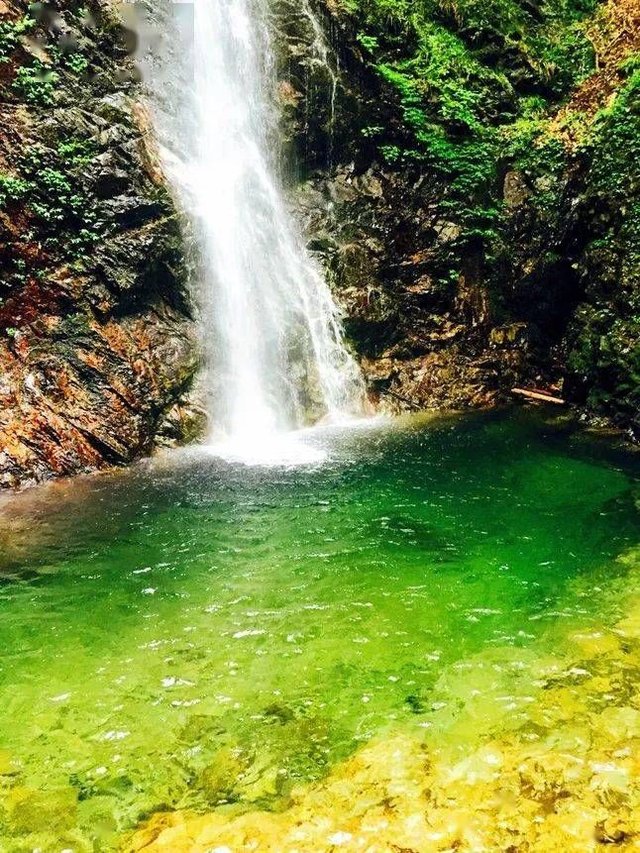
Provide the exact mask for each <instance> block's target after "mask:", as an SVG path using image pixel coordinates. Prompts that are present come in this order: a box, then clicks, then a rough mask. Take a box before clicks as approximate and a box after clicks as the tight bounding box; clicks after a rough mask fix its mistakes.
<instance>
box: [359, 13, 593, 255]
mask: <svg viewBox="0 0 640 853" xmlns="http://www.w3.org/2000/svg"><path fill="white" fill-rule="evenodd" d="M343 6H344V8H345V9H346V10H347V11H348V12H350V14H351V15H352V16H353V17H354V19H355V20H356V22H357V27H358V33H359V34H358V42H359V44H360V45H361V46H362V48H363V49H364V52H365V57H366V59H367V61H368V62H369V63H370V64H371V66H372V67H373V68H374V69H375V71H376V73H377V74H378V75H379V77H380V78H381V79H382V80H383V81H384V83H385V84H386V85H387V87H388V88H389V89H390V90H391V91H393V92H395V96H396V98H397V102H398V107H399V111H400V115H401V118H402V125H401V128H400V130H399V131H398V130H397V129H395V128H394V129H390V128H388V129H387V132H386V133H385V132H384V131H383V132H378V133H376V134H375V136H374V137H373V138H375V140H376V142H377V143H378V146H379V151H380V154H381V156H382V158H383V159H384V160H385V161H386V162H387V163H388V164H390V165H398V166H399V165H406V164H407V163H410V162H411V161H414V162H415V163H416V164H424V165H425V166H427V167H429V168H432V169H434V170H435V171H436V172H438V173H439V174H440V175H442V176H443V177H444V178H445V179H446V184H445V185H446V191H445V197H444V198H443V200H442V204H443V207H444V209H445V210H446V211H447V213H448V215H450V216H451V217H452V218H453V219H454V221H457V222H458V224H460V225H461V226H462V235H461V239H460V251H461V252H462V251H464V247H465V245H466V244H468V243H469V241H473V242H474V243H475V244H477V242H478V239H480V240H481V242H482V243H483V244H484V246H485V250H486V251H488V252H490V251H492V250H491V248H490V244H491V242H492V241H493V240H494V239H495V237H496V227H497V223H498V221H499V218H500V189H501V188H500V182H499V180H498V178H499V174H500V171H501V169H502V168H503V165H504V163H505V162H510V161H514V162H520V163H521V164H522V166H523V167H524V168H525V169H526V170H527V171H530V172H531V173H532V174H533V173H535V172H537V170H538V169H540V170H542V169H546V168H547V167H551V172H552V173H553V174H555V173H556V172H557V170H558V169H559V168H561V165H562V164H563V163H564V156H563V154H562V153H561V152H560V151H559V150H557V147H556V146H555V144H552V143H548V142H546V141H542V135H543V117H545V116H546V115H548V114H549V112H550V110H551V109H552V107H553V105H554V104H555V103H557V102H558V100H559V99H560V98H561V97H562V96H563V95H564V94H565V93H566V92H568V91H569V90H570V88H571V87H572V86H574V85H575V84H576V83H577V82H578V81H580V80H581V79H583V78H584V77H585V76H586V75H587V74H589V73H590V72H591V71H592V70H593V67H594V56H593V49H592V46H591V44H590V42H589V40H588V38H587V37H586V35H585V31H584V23H585V20H586V16H587V15H588V14H589V13H591V12H592V11H593V10H594V9H595V8H596V6H597V0H547V2H545V3H544V4H543V5H542V6H540V7H539V8H538V11H535V10H534V8H533V6H532V4H530V3H528V2H525V0H414V1H413V2H409V0H343ZM531 145H533V146H534V150H533V153H532V152H531V151H530V150H529V147H530V146H531ZM527 160H528V161H529V162H525V161H527ZM550 192H551V193H552V194H553V189H551V190H550ZM548 202H549V199H548V198H547V197H546V196H545V194H544V193H543V194H542V195H541V206H543V205H545V204H548Z"/></svg>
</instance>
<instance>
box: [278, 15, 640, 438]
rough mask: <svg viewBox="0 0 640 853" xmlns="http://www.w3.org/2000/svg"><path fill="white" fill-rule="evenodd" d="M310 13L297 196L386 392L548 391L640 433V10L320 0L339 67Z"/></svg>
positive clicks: (400, 400)
mask: <svg viewBox="0 0 640 853" xmlns="http://www.w3.org/2000/svg"><path fill="white" fill-rule="evenodd" d="M281 5H284V6H285V7H287V6H289V7H293V4H287V3H286V0H281ZM296 8H297V10H298V11H297V13H294V12H293V11H292V8H289V12H288V15H285V16H284V20H286V21H287V22H288V23H287V32H288V36H287V38H285V39H283V40H281V41H282V43H283V44H285V45H287V49H286V51H285V52H284V56H283V61H282V64H281V74H282V76H283V78H284V79H285V81H286V84H283V86H282V87H281V89H282V101H283V107H284V110H285V115H286V117H287V128H288V137H289V138H290V140H291V141H292V147H293V149H294V150H295V151H296V152H297V158H298V163H299V167H298V172H297V175H296V178H297V180H299V181H300V182H301V183H300V185H299V186H298V188H297V190H296V193H295V196H296V204H297V205H298V207H299V209H300V210H301V211H302V213H303V215H304V217H305V219H306V222H307V226H308V233H309V235H310V245H311V246H312V248H313V249H314V250H315V251H316V252H317V253H318V255H319V257H320V258H321V260H322V262H323V263H324V265H325V267H326V269H327V271H328V274H329V276H330V277H331V280H332V282H333V286H334V290H335V292H336V294H337V295H338V298H339V299H340V300H341V301H342V303H343V305H344V307H345V310H346V313H347V319H346V323H347V328H348V331H349V333H350V336H351V338H352V340H353V342H354V344H355V346H356V347H357V349H358V351H359V353H360V355H361V358H362V362H363V366H364V369H365V372H366V374H367V376H368V378H369V380H370V383H371V386H372V388H373V390H374V393H377V394H378V395H379V398H380V401H381V403H382V404H383V405H384V406H385V407H387V408H392V409H397V408H407V407H409V408H411V407H442V406H446V407H463V406H468V405H486V404H491V403H495V402H500V401H502V400H506V399H508V398H509V397H510V396H511V394H510V392H511V389H512V387H513V386H514V385H525V386H527V387H529V388H536V387H542V388H544V389H547V390H551V391H552V393H554V394H556V395H561V396H564V397H566V398H567V399H568V400H569V401H570V402H572V403H574V404H577V405H579V406H582V407H585V408H586V410H587V411H589V412H590V413H592V414H594V413H595V414H599V415H604V416H605V417H607V418H609V419H610V420H613V421H614V422H616V423H617V424H619V425H621V426H624V427H627V428H629V429H630V430H631V433H632V434H635V435H638V433H639V431H640V421H639V420H638V418H639V414H638V413H639V411H640V349H639V339H640V336H639V334H638V332H639V331H640V329H639V327H638V299H639V298H640V263H639V256H638V253H637V244H638V228H639V223H640V169H639V167H638V162H639V160H638V154H639V153H640V152H639V151H638V139H639V138H640V110H639V105H638V91H639V86H640V76H639V73H640V72H639V71H638V69H639V68H640V65H639V64H638V63H639V62H640V59H639V58H638V49H639V48H640V8H639V7H638V4H637V3H636V2H635V0H623V2H613V0H612V2H609V3H606V2H597V0H571V2H559V0H546V2H541V0H453V2H451V0H425V2H422V3H420V4H417V5H416V4H411V3H407V2H404V0H390V1H389V0H385V2H383V0H367V2H364V0H317V1H316V2H315V3H314V4H312V6H311V7H310V8H312V9H313V11H314V13H315V15H316V20H317V21H319V22H321V25H322V30H323V32H324V33H325V34H326V40H327V43H328V44H330V45H331V46H332V49H331V51H330V55H329V58H328V62H323V61H322V60H323V56H322V51H319V50H318V45H317V32H316V31H315V30H314V28H313V27H312V26H310V25H309V23H308V20H307V19H308V14H307V13H306V12H305V11H304V9H303V11H302V12H301V11H300V7H299V5H297V6H296ZM324 58H325V59H326V57H324ZM323 66H324V68H323ZM309 105H311V106H309ZM322 140H325V142H324V144H323V143H322ZM327 140H330V141H329V142H327Z"/></svg>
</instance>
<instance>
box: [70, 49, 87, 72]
mask: <svg viewBox="0 0 640 853" xmlns="http://www.w3.org/2000/svg"><path fill="white" fill-rule="evenodd" d="M65 66H66V67H67V68H70V69H71V70H72V71H74V72H75V73H76V74H82V73H83V72H84V71H86V70H87V68H88V67H89V60H88V59H87V57H86V56H84V55H83V54H82V53H80V52H79V51H75V52H74V53H70V54H68V55H67V56H66V58H65Z"/></svg>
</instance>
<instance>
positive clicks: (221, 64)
mask: <svg viewBox="0 0 640 853" xmlns="http://www.w3.org/2000/svg"><path fill="white" fill-rule="evenodd" d="M193 14H194V18H193V39H192V54H191V57H190V60H189V61H190V63H191V68H192V74H191V73H189V74H187V75H184V76H183V79H184V81H185V84H184V85H186V89H187V91H182V92H181V108H178V109H177V110H175V109H174V108H175V107H176V106H177V105H176V104H172V105H171V104H170V105H169V109H167V108H166V105H165V109H164V111H163V112H164V116H163V118H162V119H161V120H160V122H159V125H160V128H161V132H160V137H161V141H162V143H163V146H164V147H165V149H166V150H165V161H166V163H167V166H168V172H169V175H170V177H171V178H172V179H173V181H174V183H175V184H176V186H177V188H178V190H179V193H180V195H181V198H182V200H183V204H184V206H185V208H186V210H187V212H188V213H189V214H190V216H191V218H192V221H193V224H194V230H195V236H196V242H197V245H198V256H199V257H198V264H197V266H198V275H199V278H200V279H201V285H202V287H201V294H202V299H201V301H202V306H203V319H204V332H205V335H204V338H205V348H206V350H207V356H208V374H207V384H208V393H209V397H210V412H211V421H212V440H214V441H219V440H220V439H221V438H222V437H225V438H226V439H227V440H230V441H231V442H232V443H233V444H234V446H235V447H242V445H246V446H247V447H249V448H250V449H251V451H253V450H254V449H255V447H256V443H259V444H260V445H261V446H262V447H265V446H266V445H267V444H268V443H269V442H270V440H272V439H273V438H276V440H277V437H278V436H280V435H282V434H283V433H285V432H287V431H290V430H293V429H296V428H299V427H301V426H304V425H307V424H309V423H312V422H314V421H318V420H320V419H322V418H326V419H329V420H336V419H344V418H347V417H353V416H354V415H358V414H361V413H362V410H363V400H364V393H363V384H362V381H361V379H360V374H359V371H358V368H357V366H356V364H355V361H354V360H353V358H352V357H351V355H350V354H349V353H348V351H347V349H346V347H345V345H344V341H343V335H342V330H341V324H340V319H339V311H338V308H337V306H336V304H335V302H334V300H333V298H332V295H331V293H330V290H329V288H328V286H327V284H326V282H325V280H324V278H323V276H322V273H321V271H320V269H319V267H318V265H317V264H316V263H315V262H314V260H313V259H312V258H311V257H310V255H309V254H308V252H307V251H306V248H305V245H304V242H303V238H302V235H301V233H300V231H299V230H298V228H297V225H296V223H295V221H294V219H293V218H292V215H291V214H290V212H289V210H288V209H287V205H286V201H285V196H284V191H283V189H282V187H281V185H280V180H279V176H278V170H277V156H276V154H277V145H275V144H274V140H275V139H276V137H277V133H276V130H277V115H276V111H275V109H274V102H275V92H276V84H275V78H274V74H273V69H274V62H273V54H272V51H271V45H270V41H269V35H268V33H269V26H268V22H269V0H195V2H194V3H193ZM180 52H181V51H177V50H174V52H173V53H174V55H177V54H178V53H180ZM183 53H184V52H183ZM183 62H184V59H183ZM165 63H166V59H165ZM174 100H175V98H174ZM176 115H177V116H178V122H177V123H176V120H175V118H176ZM177 128H180V130H181V133H180V136H179V138H180V145H181V148H180V150H176V145H175V144H172V143H171V142H170V141H169V139H170V137H171V136H172V135H175V134H176V129H177ZM274 152H276V153H274Z"/></svg>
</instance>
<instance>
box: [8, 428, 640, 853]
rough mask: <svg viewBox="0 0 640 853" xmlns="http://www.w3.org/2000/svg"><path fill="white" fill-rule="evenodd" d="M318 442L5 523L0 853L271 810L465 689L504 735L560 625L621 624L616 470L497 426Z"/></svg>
mask: <svg viewBox="0 0 640 853" xmlns="http://www.w3.org/2000/svg"><path fill="white" fill-rule="evenodd" d="M311 440H312V441H315V442H317V443H320V444H324V445H326V447H327V449H328V453H329V459H328V461H326V462H325V463H324V464H322V465H318V466H316V467H303V468H298V469H278V468H246V467H243V466H241V465H232V464H228V463H226V462H224V461H222V460H220V459H216V458H215V457H212V456H208V455H206V454H205V453H203V452H192V453H181V454H174V455H171V456H170V457H168V458H167V459H164V460H160V461H158V462H156V463H154V464H153V465H150V464H148V465H145V466H141V467H139V468H137V469H135V470H133V471H130V472H127V473H122V474H117V475H109V476H102V477H94V478H87V479H81V480H76V481H75V482H73V483H69V484H62V485H60V484H58V485H54V486H52V487H47V488H45V489H41V490H36V491H35V492H33V493H31V494H27V495H24V496H21V497H20V498H19V499H18V500H13V501H10V502H8V503H6V504H4V505H3V506H2V507H1V508H0V543H2V545H3V553H2V555H1V556H0V647H1V650H2V651H1V655H0V839H2V842H0V849H5V848H6V849H8V850H14V849H15V850H18V849H20V850H22V849H31V848H30V847H28V846H26V847H25V846H20V845H23V844H24V843H25V837H26V836H28V838H29V839H31V842H33V839H34V838H36V836H29V835H28V833H29V832H32V831H37V830H40V829H42V831H43V834H42V835H41V836H38V843H39V844H40V845H41V848H42V850H43V851H48V850H49V849H50V850H52V851H53V850H61V849H63V846H64V844H67V846H68V847H69V848H70V849H74V850H81V849H85V847H83V844H84V843H85V842H86V844H87V845H89V844H90V843H91V844H94V843H95V849H96V850H102V849H105V850H106V849H109V848H110V846H111V845H112V844H113V843H114V839H115V838H116V836H117V834H118V832H120V831H121V830H122V829H125V828H126V827H128V826H130V825H132V824H134V823H135V822H136V821H137V820H138V819H139V818H140V817H141V816H143V815H145V814H148V813H149V812H151V811H153V810H155V809H158V808H169V807H175V806H180V807H192V808H196V809H206V808H209V807H212V806H215V805H217V804H219V803H221V802H231V803H236V804H238V803H239V804H240V806H239V807H245V806H246V804H247V803H254V804H255V803H257V804H258V805H260V806H266V807H277V806H278V803H279V802H280V801H281V800H282V798H284V797H286V793H287V791H288V790H289V788H290V787H291V785H292V784H294V783H295V782H297V781H299V780H304V779H311V778H316V777H319V776H321V775H322V774H323V773H325V772H326V770H327V769H328V767H330V765H331V764H332V763H333V762H335V761H337V760H339V759H340V758H342V757H343V756H345V755H347V754H349V753H350V752H351V751H353V749H354V748H356V747H357V745H358V744H359V743H361V742H363V741H366V740H368V739H369V738H371V737H372V736H373V735H375V734H376V733H377V732H379V731H381V730H382V729H384V727H385V726H387V725H388V724H389V723H392V722H403V721H405V722H406V723H407V724H410V725H415V726H416V727H421V728H428V727H431V728H432V729H435V730H438V729H440V730H441V732H442V737H443V738H444V737H446V732H447V729H448V728H450V727H451V725H452V723H453V722H455V719H456V718H457V717H459V716H460V714H462V713H463V712H464V707H465V696H466V695H468V694H469V693H470V692H471V691H474V690H475V691H477V690H481V691H482V692H483V703H482V705H481V708H482V709H483V711H482V713H483V714H486V715H488V716H491V715H495V719H496V720H502V723H501V725H505V726H511V725H515V724H516V723H517V721H518V719H519V718H520V717H521V716H522V715H523V714H525V713H526V702H527V701H530V696H529V694H530V692H531V689H530V688H531V683H532V682H533V681H534V680H535V672H536V661H537V660H538V659H540V658H541V657H542V656H544V655H548V654H552V653H553V652H554V649H553V647H552V646H553V641H552V640H551V639H550V637H552V636H553V630H552V629H553V627H554V626H555V625H557V623H558V622H561V621H566V622H568V623H570V622H571V621H575V622H576V624H578V622H580V624H582V623H584V620H585V619H587V620H589V619H591V620H593V621H594V623H595V624H597V622H598V620H606V619H611V618H614V616H615V613H614V610H615V602H614V603H613V604H612V603H611V596H607V594H606V591H607V588H608V587H609V586H611V585H612V584H615V583H619V581H620V576H621V574H622V573H623V571H624V567H623V565H622V564H620V563H617V562H615V558H616V557H617V556H618V555H619V554H621V553H623V552H625V551H626V550H627V549H629V548H630V547H632V546H635V545H637V544H638V543H639V542H640V516H639V515H638V510H637V508H636V505H635V501H634V499H637V497H638V491H637V488H638V487H637V483H638V477H639V475H640V467H639V466H638V461H637V460H634V458H633V457H632V456H625V455H624V454H623V453H614V452H613V451H611V450H609V449H607V447H606V446H605V445H602V444H595V443H592V442H590V441H589V440H588V439H585V438H584V437H581V436H579V435H574V434H572V433H570V432H567V431H563V430H558V429H557V428H555V427H550V426H545V425H544V424H543V423H542V422H540V421H539V420H538V421H534V420H531V419H529V418H527V417H524V416H523V415H518V416H515V415H503V414H500V415H491V416H481V417H471V418H459V419H439V420H430V421H427V420H425V419H413V420H410V421H404V422H396V423H394V424H379V425H377V426H372V427H370V428H367V429H355V430H352V431H351V432H349V433H343V434H332V433H325V434H320V435H319V436H316V437H315V438H313V439H311ZM488 662H489V663H490V666H489V670H490V676H491V677H486V675H483V673H482V672H480V670H481V669H483V668H484V669H485V670H486V669H487V663H488ZM496 673H499V676H498V677H497V676H496ZM443 697H444V698H443ZM474 726H477V727H478V728H480V727H481V726H482V720H477V719H476V720H475V721H473V720H472V721H471V722H470V723H469V726H468V728H469V729H470V731H469V736H470V737H472V736H473V729H474ZM16 792H17V793H16ZM76 798H77V799H78V804H77V806H76V805H74V801H75V800H76ZM3 803H4V806H3ZM16 803H18V804H19V805H18V806H16ZM25 803H26V805H25ZM20 804H21V805H20ZM21 839H22V840H21ZM83 839H84V841H83ZM2 843H4V845H5V848H3V847H2ZM33 843H35V842H33ZM86 849H94V847H89V846H87V847H86Z"/></svg>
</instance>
